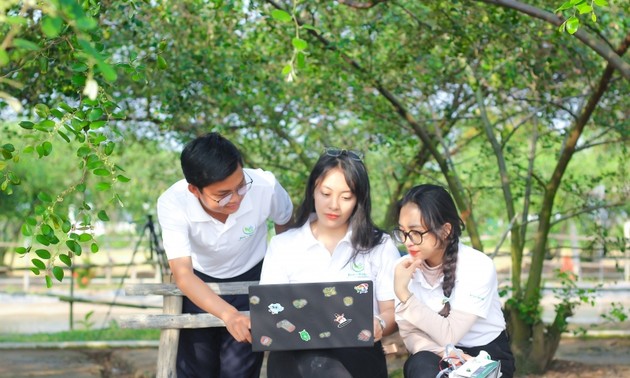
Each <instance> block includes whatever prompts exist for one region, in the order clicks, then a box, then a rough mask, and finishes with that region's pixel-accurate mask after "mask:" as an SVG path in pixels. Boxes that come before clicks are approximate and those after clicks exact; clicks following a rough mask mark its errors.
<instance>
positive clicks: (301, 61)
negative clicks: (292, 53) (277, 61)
mask: <svg viewBox="0 0 630 378" xmlns="http://www.w3.org/2000/svg"><path fill="white" fill-rule="evenodd" d="M296 58H297V67H298V69H301V70H302V69H304V67H306V55H304V53H303V52H299V53H297V57H296Z"/></svg>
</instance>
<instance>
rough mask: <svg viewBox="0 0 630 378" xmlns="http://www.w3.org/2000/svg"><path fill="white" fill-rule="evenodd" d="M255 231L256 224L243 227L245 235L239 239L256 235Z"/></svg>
mask: <svg viewBox="0 0 630 378" xmlns="http://www.w3.org/2000/svg"><path fill="white" fill-rule="evenodd" d="M254 232H256V226H245V227H243V236H241V237H240V239H239V240H243V239H247V238H248V237H250V236H252V235H254Z"/></svg>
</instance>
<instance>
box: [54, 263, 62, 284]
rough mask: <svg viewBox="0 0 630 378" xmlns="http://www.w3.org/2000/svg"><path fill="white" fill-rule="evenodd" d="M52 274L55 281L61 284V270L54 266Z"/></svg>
mask: <svg viewBox="0 0 630 378" xmlns="http://www.w3.org/2000/svg"><path fill="white" fill-rule="evenodd" d="M52 273H53V275H54V276H55V278H56V279H57V281H59V282H61V281H63V275H64V272H63V268H62V267H60V266H55V267H53V268H52Z"/></svg>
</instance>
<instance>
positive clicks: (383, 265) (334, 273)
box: [260, 214, 400, 313]
mask: <svg viewBox="0 0 630 378" xmlns="http://www.w3.org/2000/svg"><path fill="white" fill-rule="evenodd" d="M313 219H314V214H313V216H311V220H310V221H309V222H306V224H304V225H303V226H302V227H300V228H295V229H291V230H289V231H285V232H283V233H282V234H280V235H276V236H274V237H272V238H271V241H270V242H269V247H268V248H267V255H266V256H265V262H264V263H263V269H262V274H261V277H260V283H261V284H277V283H306V282H331V281H357V280H363V279H366V280H372V281H373V282H374V300H375V302H374V303H375V309H374V310H375V313H376V311H377V307H376V301H387V300H392V299H394V297H395V294H394V277H393V264H394V263H395V262H396V261H397V260H398V259H399V258H400V253H399V252H398V249H397V248H396V246H395V245H394V243H393V241H392V240H391V238H390V237H389V235H387V234H385V235H384V236H383V243H381V244H379V245H377V246H376V247H374V248H373V249H372V250H371V251H370V252H369V253H362V254H361V253H360V254H358V255H357V256H356V258H355V260H354V261H351V256H352V252H353V248H352V244H351V241H350V240H351V237H352V231H351V230H348V232H347V233H346V235H345V236H344V238H343V239H342V240H341V241H340V242H339V244H337V246H336V247H335V250H334V251H333V253H332V255H331V253H330V252H329V251H328V250H327V249H326V247H324V245H323V244H322V243H320V242H319V241H318V240H317V239H315V236H314V235H313V232H312V231H311V227H310V223H311V221H312V220H313Z"/></svg>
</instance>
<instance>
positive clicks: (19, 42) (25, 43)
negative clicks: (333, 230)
mask: <svg viewBox="0 0 630 378" xmlns="http://www.w3.org/2000/svg"><path fill="white" fill-rule="evenodd" d="M13 46H15V47H19V48H22V49H25V50H32V51H37V50H39V46H37V44H36V43H33V42H31V41H29V40H26V39H22V38H15V39H13Z"/></svg>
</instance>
